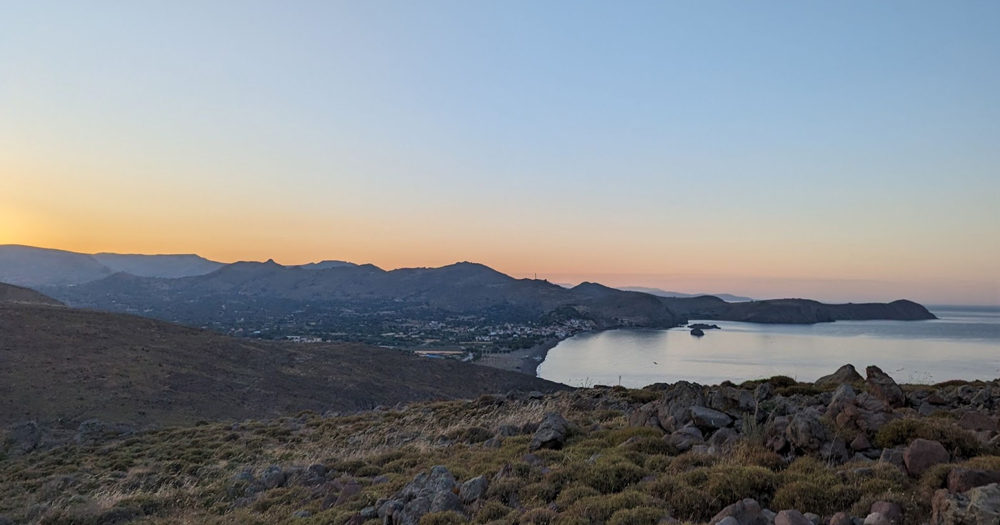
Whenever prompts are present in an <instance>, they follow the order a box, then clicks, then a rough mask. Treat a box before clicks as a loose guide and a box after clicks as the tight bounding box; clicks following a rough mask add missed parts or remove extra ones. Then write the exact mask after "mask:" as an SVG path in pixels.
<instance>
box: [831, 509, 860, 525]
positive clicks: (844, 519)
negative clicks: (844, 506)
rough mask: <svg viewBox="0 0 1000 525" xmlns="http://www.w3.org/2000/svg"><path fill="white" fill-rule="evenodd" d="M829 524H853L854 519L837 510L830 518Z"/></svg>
mask: <svg viewBox="0 0 1000 525" xmlns="http://www.w3.org/2000/svg"><path fill="white" fill-rule="evenodd" d="M830 525H854V519H853V518H851V516H849V515H848V514H847V513H846V512H838V513H836V514H834V515H833V516H832V517H831V518H830Z"/></svg>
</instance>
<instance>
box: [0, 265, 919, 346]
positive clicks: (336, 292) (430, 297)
mask: <svg viewBox="0 0 1000 525" xmlns="http://www.w3.org/2000/svg"><path fill="white" fill-rule="evenodd" d="M0 282H7V283H11V284H15V285H20V286H25V287H29V288H33V289H36V290H39V291H41V292H43V293H45V294H47V295H50V296H52V297H54V298H55V299H58V300H60V301H63V302H65V303H66V304H68V305H70V306H73V307H85V308H93V309H98V310H107V311H117V312H128V313H136V314H140V315H144V316H149V317H154V318H158V319H162V320H167V321H174V322H180V323H184V324H189V325H194V326H212V325H215V326H230V327H231V326H236V325H237V324H238V323H241V322H244V321H246V320H248V319H251V320H257V321H274V320H278V319H286V320H287V319H298V320H305V321H304V322H305V323H306V324H315V323H317V322H320V321H322V322H325V323H332V325H331V326H330V328H331V329H335V330H341V329H344V328H347V329H355V328H356V327H358V326H363V325H365V324H366V323H368V324H372V320H373V319H426V320H440V319H446V318H453V317H456V316H459V317H461V316H476V317H480V318H483V319H486V320H488V321H490V322H497V323H502V322H521V323H523V322H536V321H548V322H551V321H559V320H566V319H580V320H584V321H586V322H588V323H591V326H592V327H594V328H597V329H607V328H616V327H628V326H635V327H648V328H668V327H672V326H677V325H679V324H681V323H684V322H686V321H687V320H688V319H705V320H734V321H745V322H760V323H768V322H771V323H816V322H830V321H836V320H845V319H852V320H853V319H900V320H915V319H933V318H934V316H933V315H932V314H931V313H930V312H929V311H927V310H926V309H925V308H924V307H922V306H920V305H918V304H916V303H912V302H909V301H896V302H893V303H889V304H881V303H878V304H870V305H850V304H849V305H825V304H822V303H818V302H815V301H808V300H803V299H780V300H768V301H749V302H742V303H736V302H727V301H725V300H724V299H722V298H720V297H718V296H698V297H670V296H666V294H669V293H670V292H663V291H659V290H654V291H658V292H661V293H656V294H653V293H646V292H644V291H631V290H619V289H615V288H610V287H607V286H603V285H601V284H598V283H582V284H580V285H578V286H575V287H573V288H569V289H567V288H565V287H563V286H559V285H556V284H553V283H550V282H548V281H545V280H537V279H515V278H513V277H510V276H508V275H505V274H503V273H501V272H498V271H496V270H493V269H492V268H489V267H487V266H484V265H482V264H477V263H470V262H462V263H456V264H452V265H448V266H444V267H440V268H401V269H396V270H388V271H387V270H383V269H381V268H378V267H377V266H374V265H371V264H360V265H359V264H353V263H347V262H343V261H324V262H320V263H314V264H309V265H302V266H283V265H280V264H277V263H275V262H274V261H272V260H269V261H267V262H263V263H259V262H238V263H232V264H222V263H217V262H213V261H209V260H207V259H204V258H202V257H200V256H197V255H118V254H106V253H105V254H93V255H90V254H80V253H74V252H67V251H61V250H48V249H41V248H33V247H27V246H15V245H8V246H0ZM740 299H743V298H740ZM376 328H377V327H376Z"/></svg>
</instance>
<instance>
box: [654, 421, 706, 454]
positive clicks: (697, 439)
mask: <svg viewBox="0 0 1000 525" xmlns="http://www.w3.org/2000/svg"><path fill="white" fill-rule="evenodd" d="M664 439H665V440H666V441H667V443H670V444H671V445H673V446H674V448H676V449H677V450H678V451H680V452H687V451H689V450H691V447H693V446H695V445H701V444H702V443H704V442H705V437H704V436H703V435H702V433H701V430H698V428H697V427H684V428H682V429H680V430H678V431H677V432H674V433H673V434H670V435H668V436H665V437H664Z"/></svg>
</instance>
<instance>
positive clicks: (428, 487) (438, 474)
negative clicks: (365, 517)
mask: <svg viewBox="0 0 1000 525" xmlns="http://www.w3.org/2000/svg"><path fill="white" fill-rule="evenodd" d="M456 488H457V484H456V483H455V477H454V476H452V474H451V472H449V471H448V469H447V468H445V467H443V466H441V465H438V466H435V467H434V468H432V469H431V471H430V473H427V472H421V473H420V474H417V475H416V476H415V477H414V478H413V480H412V481H410V482H409V483H407V484H406V485H405V486H404V487H403V488H402V489H401V490H400V491H399V492H398V493H396V495H395V497H394V498H393V499H392V500H390V501H387V502H385V503H383V504H382V506H381V507H379V511H378V512H379V516H384V517H383V520H384V521H383V522H384V523H392V524H393V525H417V524H418V523H419V522H420V518H421V517H423V516H424V514H427V513H428V512H445V511H449V510H453V511H455V512H458V513H460V514H464V513H465V509H464V507H463V506H462V502H461V500H460V499H459V496H458V495H457V494H455V489H456Z"/></svg>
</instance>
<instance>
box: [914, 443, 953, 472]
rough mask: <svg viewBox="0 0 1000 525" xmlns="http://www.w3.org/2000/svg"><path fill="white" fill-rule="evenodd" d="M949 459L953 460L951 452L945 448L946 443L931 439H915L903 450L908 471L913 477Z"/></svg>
mask: <svg viewBox="0 0 1000 525" xmlns="http://www.w3.org/2000/svg"><path fill="white" fill-rule="evenodd" d="M949 461H951V454H949V453H948V451H947V450H946V449H945V448H944V445H942V444H941V443H938V442H937V441H932V440H929V439H915V440H913V443H910V446H908V447H906V450H904V451H903V462H904V463H905V464H906V471H907V472H909V473H910V475H911V476H913V477H920V476H922V475H923V474H924V472H927V469H929V468H931V467H933V466H934V465H937V464H940V463H947V462H949Z"/></svg>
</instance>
